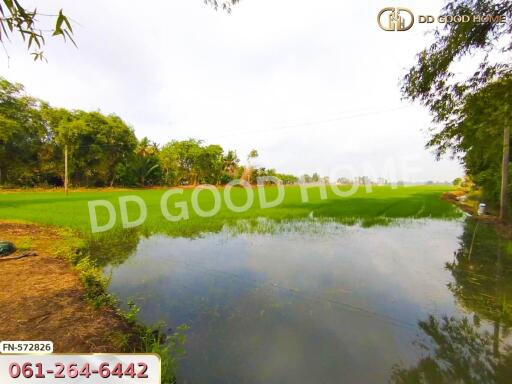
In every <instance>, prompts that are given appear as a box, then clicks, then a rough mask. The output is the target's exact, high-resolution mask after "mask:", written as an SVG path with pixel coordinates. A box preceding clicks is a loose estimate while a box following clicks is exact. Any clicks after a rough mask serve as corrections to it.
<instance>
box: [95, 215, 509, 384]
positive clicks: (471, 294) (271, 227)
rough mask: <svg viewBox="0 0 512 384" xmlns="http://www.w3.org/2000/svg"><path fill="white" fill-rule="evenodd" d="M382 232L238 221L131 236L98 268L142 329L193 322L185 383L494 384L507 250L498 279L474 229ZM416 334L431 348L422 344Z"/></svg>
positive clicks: (183, 368)
mask: <svg viewBox="0 0 512 384" xmlns="http://www.w3.org/2000/svg"><path fill="white" fill-rule="evenodd" d="M351 224H354V223H351ZM386 224H390V223H386ZM391 224H392V225H388V226H372V227H370V228H363V225H361V223H359V225H350V226H347V225H344V224H341V223H339V222H337V221H333V220H329V219H309V220H300V221H280V222H271V221H269V220H263V219H256V220H248V221H241V222H238V223H236V224H234V223H233V224H231V225H225V226H224V227H223V229H222V231H220V232H218V233H212V234H205V235H202V236H200V237H197V236H196V237H194V238H186V237H176V238H171V237H167V236H149V237H147V238H142V239H141V240H140V241H139V240H133V242H132V243H131V244H132V245H131V246H132V247H133V246H136V250H135V251H134V252H126V251H127V250H128V249H129V248H130V247H127V248H125V250H124V251H123V252H119V253H116V254H117V256H116V258H115V260H114V261H113V262H112V263H110V264H109V263H104V265H106V271H110V270H112V282H111V287H110V289H111V291H112V292H113V293H114V294H116V295H117V296H119V297H120V298H121V299H127V298H129V297H132V298H134V299H135V301H136V303H137V305H138V306H139V307H140V308H141V312H140V314H139V315H140V320H142V321H144V322H146V323H147V324H152V323H156V322H158V321H162V320H163V321H165V322H166V323H167V324H168V326H169V327H171V328H175V327H177V326H178V325H180V324H187V325H189V326H191V329H190V331H189V332H188V340H187V345H186V348H187V356H186V358H185V359H184V360H183V361H182V362H181V363H180V371H179V379H180V382H182V383H194V384H196V383H255V382H269V383H275V382H279V383H320V382H323V383H338V382H340V380H341V379H342V380H343V382H350V383H368V382H386V381H388V380H389V378H390V374H391V373H392V372H393V373H392V380H394V381H395V382H404V383H406V382H422V381H421V380H420V379H419V378H420V377H423V376H421V375H427V374H429V375H430V374H432V375H434V376H428V377H427V376H424V382H445V381H443V380H445V379H446V380H448V379H453V380H451V382H454V381H456V379H457V378H459V376H458V373H454V374H451V373H450V372H452V371H453V372H459V371H461V372H462V371H464V372H470V373H469V375H477V376H474V377H475V380H484V379H486V378H490V379H489V380H497V379H496V378H497V377H498V374H501V372H504V369H505V367H507V366H508V365H507V364H506V362H508V361H510V360H509V357H506V356H509V355H508V354H507V353H508V352H507V351H506V347H505V345H506V344H507V343H506V341H507V338H508V332H509V331H508V329H509V326H510V311H509V308H510V307H509V304H510V302H507V300H505V298H507V297H510V296H509V295H507V293H508V292H510V283H507V282H506V281H507V280H508V281H510V277H509V275H507V274H508V273H510V264H509V262H510V257H509V256H508V254H505V253H501V255H502V256H501V259H500V263H501V267H500V268H499V269H498V271H499V272H497V269H496V260H497V259H496V257H494V259H493V257H492V256H490V255H489V252H490V250H492V251H493V252H496V248H497V247H496V241H495V240H490V242H489V243H487V242H486V240H488V239H489V236H490V235H488V234H485V232H482V234H481V235H480V232H477V235H476V236H473V234H474V231H473V229H474V227H473V226H472V224H471V223H465V224H464V223H463V222H462V221H439V220H427V219H426V220H421V221H419V220H406V221H404V220H399V221H394V222H393V223H391ZM482 228H483V226H482V225H480V226H479V229H478V231H480V230H482ZM486 230H488V228H485V229H483V231H486ZM133 237H134V238H135V237H136V236H133ZM459 238H461V239H462V246H461V245H460V244H459V240H458V239H459ZM473 238H474V241H473ZM137 241H139V242H138V244H137ZM471 243H472V244H473V245H472V246H471ZM492 244H494V245H492ZM469 249H471V252H469ZM469 253H471V255H470V257H469V258H468V256H469ZM120 255H123V256H122V257H121V256H120ZM128 256H129V257H128ZM495 256H496V253H495ZM468 259H469V260H468ZM468 263H469V264H468ZM493 266H494V268H493ZM486 279H487V280H486ZM483 296H485V297H486V298H485V299H482V297H483ZM479 300H480V301H479ZM473 315H474V316H473ZM466 316H470V317H472V319H473V320H472V321H471V322H469V321H468V320H461V319H463V318H464V317H466ZM444 317H446V319H445V318H444ZM420 319H428V320H426V321H424V322H423V323H419V324H418V321H419V320H420ZM438 319H439V320H438ZM457 319H459V320H457ZM496 322H498V326H497V329H498V336H497V338H498V340H499V345H498V350H499V357H497V355H496V333H493V331H494V330H495V329H496V327H495V323H496ZM420 331H423V332H425V334H426V335H428V336H429V337H430V338H431V339H432V340H429V341H425V342H423V343H422V344H421V345H422V346H423V348H417V347H416V346H415V344H413V342H414V341H415V340H417V335H418V332H420ZM485 331H488V332H489V333H490V336H489V335H486V334H485ZM489 338H490V339H492V343H491V346H492V347H491V349H490V351H491V354H490V355H489V354H488V351H489V340H488V339H489ZM457 343H459V344H457ZM436 345H437V347H436ZM459 346H460V347H459ZM464 347H467V348H469V349H470V352H471V353H472V354H473V355H471V353H470V354H469V355H467V353H466V352H465V351H464ZM436 348H437V349H436ZM436 351H437V353H436ZM450 353H451V354H450ZM443 359H446V361H444V360H443ZM496 359H497V360H496ZM507 359H508V360H507ZM397 362H401V364H400V366H397V365H396V363H397ZM435 364H437V367H436V365H435ZM450 364H451V366H450ZM464 364H466V365H464ZM500 364H501V365H500ZM393 366H395V368H394V369H393V371H392V367H393ZM467 366H471V367H473V368H474V369H473V368H472V369H473V370H471V369H469V368H467ZM502 366H503V369H502V368H499V367H502ZM403 367H413V368H410V369H406V368H403ZM425 367H434V368H432V370H431V371H428V369H427V368H425ZM462 367H464V368H462ZM455 368H457V369H455ZM448 373H450V374H451V376H450V375H449V374H448ZM414 375H416V376H414ZM436 375H437V376H436ZM443 375H444V376H443ZM478 375H480V376H478ZM493 375H494V376H493ZM425 377H427V379H428V380H430V381H425V380H427V379H425ZM468 377H473V376H468ZM460 378H461V380H462V379H465V377H464V376H460ZM416 379H417V380H419V381H414V380H416ZM437 379H439V380H438V381H436V380H437ZM411 380H412V381H411ZM468 382H471V381H468Z"/></svg>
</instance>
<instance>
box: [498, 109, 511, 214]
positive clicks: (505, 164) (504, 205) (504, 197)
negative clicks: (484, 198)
mask: <svg viewBox="0 0 512 384" xmlns="http://www.w3.org/2000/svg"><path fill="white" fill-rule="evenodd" d="M507 114H508V106H506V107H505V127H504V129H503V160H502V164H501V196H500V220H501V221H503V222H506V221H508V168H509V162H510V126H509V125H508V118H507V117H508V116H507Z"/></svg>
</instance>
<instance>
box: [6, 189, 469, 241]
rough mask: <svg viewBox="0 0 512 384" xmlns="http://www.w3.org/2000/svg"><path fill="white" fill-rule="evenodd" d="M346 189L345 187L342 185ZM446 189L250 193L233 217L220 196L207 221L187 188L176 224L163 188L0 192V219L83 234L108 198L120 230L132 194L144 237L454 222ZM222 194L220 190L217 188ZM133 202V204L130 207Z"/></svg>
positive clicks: (237, 194) (207, 202)
mask: <svg viewBox="0 0 512 384" xmlns="http://www.w3.org/2000/svg"><path fill="white" fill-rule="evenodd" d="M347 188H348V187H347ZM449 189H450V187H449V186H446V187H443V186H403V187H398V188H397V189H392V188H391V187H373V191H372V192H370V193H368V192H367V191H366V189H365V188H363V187H361V188H359V189H358V191H357V192H356V193H355V194H353V195H352V196H350V197H339V196H337V195H336V194H334V193H333V192H332V191H331V190H330V189H329V188H328V192H327V199H322V198H321V195H320V191H319V188H318V187H315V188H310V189H309V190H308V195H309V201H308V202H305V203H304V202H303V201H302V198H301V193H300V188H299V187H296V186H292V187H286V188H285V198H284V201H283V203H282V204H280V205H279V206H277V207H274V208H266V209H262V208H261V207H260V202H259V198H258V193H257V191H256V190H254V192H255V193H254V204H253V205H252V207H251V208H250V209H248V210H247V211H245V212H243V213H235V212H232V211H231V210H229V209H228V207H227V206H226V204H225V201H224V198H222V205H221V208H220V211H219V212H218V214H216V215H214V216H213V217H210V218H204V217H199V216H198V215H197V214H196V213H195V212H194V210H193V209H192V206H191V204H190V201H191V195H192V190H190V189H186V190H184V192H183V195H178V196H172V197H171V198H170V199H169V204H168V206H169V211H170V212H171V213H172V214H177V213H179V210H178V209H175V208H173V207H174V204H175V203H176V202H185V203H186V204H187V206H188V211H189V216H190V217H189V219H188V220H182V221H179V222H175V223H173V222H169V221H167V220H166V219H165V217H164V216H163V215H162V212H161V208H160V200H161V197H162V195H163V194H164V192H165V190H155V189H152V190H124V191H79V192H71V193H70V194H69V196H65V195H64V194H63V193H62V192H33V191H29V192H12V193H9V192H7V193H1V194H0V219H10V220H12V219H15V220H23V221H30V222H35V223H42V224H49V225H55V226H63V227H69V228H73V229H77V230H80V231H81V232H83V233H84V234H87V233H91V223H90V217H89V209H88V202H89V201H92V200H108V201H110V202H112V203H113V204H114V206H115V208H116V216H117V221H116V227H115V228H121V227H122V225H121V220H120V212H119V201H118V199H119V197H122V196H128V195H136V196H139V197H141V198H142V199H143V200H144V202H145V204H146V206H147V212H148V214H147V219H146V220H145V222H144V224H143V225H142V226H141V227H140V229H141V230H142V231H143V232H146V233H156V232H160V233H169V234H182V235H193V234H196V233H200V232H207V231H217V230H220V228H222V226H223V225H224V224H226V223H232V222H234V221H236V220H239V219H253V218H257V217H265V218H269V219H273V220H287V219H297V218H305V217H311V216H313V217H317V218H332V219H335V220H339V221H346V222H350V221H351V220H352V221H360V222H361V223H362V224H363V225H372V224H374V223H381V222H385V220H386V219H389V218H391V219H394V218H426V217H432V218H442V219H447V218H455V217H459V216H460V212H459V211H458V210H457V209H456V208H455V207H454V206H453V205H452V204H450V203H447V202H445V201H443V200H441V198H440V196H441V194H442V193H443V192H446V191H448V190H449ZM220 193H221V195H223V190H222V189H221V190H220ZM265 194H266V196H267V199H268V200H272V199H273V198H275V196H276V194H277V190H276V188H275V187H268V188H265ZM246 195H247V194H246V191H245V190H244V189H242V188H233V189H232V190H231V196H232V201H233V203H234V204H235V205H237V206H242V205H243V204H244V203H245V201H246ZM198 202H199V205H200V207H201V208H202V209H203V210H209V209H211V208H212V207H213V206H214V199H213V195H212V193H211V192H210V191H202V192H201V193H200V194H199V197H198ZM130 204H133V205H130ZM97 212H98V223H99V224H100V225H101V224H104V223H106V222H107V221H108V214H107V210H106V209H105V208H103V207H100V208H98V209H97ZM128 213H129V217H130V219H132V220H133V219H135V218H137V217H138V215H139V209H138V207H137V206H136V205H135V204H134V203H128Z"/></svg>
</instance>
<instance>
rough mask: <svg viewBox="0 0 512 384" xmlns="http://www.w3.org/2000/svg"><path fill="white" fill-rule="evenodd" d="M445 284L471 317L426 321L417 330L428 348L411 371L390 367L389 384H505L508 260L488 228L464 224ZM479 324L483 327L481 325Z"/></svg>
mask: <svg viewBox="0 0 512 384" xmlns="http://www.w3.org/2000/svg"><path fill="white" fill-rule="evenodd" d="M446 268H447V269H448V270H450V271H451V273H452V275H453V277H454V281H453V282H451V283H449V284H448V287H449V289H450V291H452V292H453V295H454V296H455V298H456V299H457V301H458V303H459V304H460V305H461V306H462V307H463V308H464V309H465V310H466V311H468V312H470V313H472V314H473V321H472V322H471V321H470V320H468V318H467V317H464V318H462V319H455V318H453V317H451V318H448V317H443V318H442V319H441V320H438V319H436V318H435V317H433V316H429V318H428V320H427V321H420V322H419V327H420V328H421V329H422V330H423V332H424V333H425V335H427V336H428V337H429V343H419V344H420V346H421V347H422V348H423V349H424V350H425V351H426V352H427V355H426V356H424V357H423V358H422V359H420V361H419V362H418V363H417V364H416V365H415V366H414V367H412V368H409V369H404V368H401V367H400V366H395V369H394V372H393V376H392V381H393V382H395V383H453V382H462V383H509V382H510V380H511V378H512V348H511V340H510V327H511V326H512V311H511V309H512V306H511V305H512V302H511V300H512V296H511V294H512V257H511V255H510V253H509V252H508V249H507V247H506V244H505V241H504V240H503V239H501V238H500V237H499V236H498V235H497V233H496V231H495V230H494V229H493V228H492V227H491V226H489V225H486V224H480V223H478V222H475V221H473V220H467V221H466V222H465V224H464V232H463V235H462V237H461V246H460V248H459V250H458V251H457V252H456V253H455V260H454V261H452V262H449V263H447V265H446ZM482 323H484V324H482Z"/></svg>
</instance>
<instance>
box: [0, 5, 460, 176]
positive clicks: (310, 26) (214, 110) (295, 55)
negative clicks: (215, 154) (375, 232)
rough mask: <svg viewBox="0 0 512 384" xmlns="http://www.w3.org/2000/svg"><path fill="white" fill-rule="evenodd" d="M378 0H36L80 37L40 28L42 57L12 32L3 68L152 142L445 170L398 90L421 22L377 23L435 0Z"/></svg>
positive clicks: (399, 169) (338, 171) (293, 167)
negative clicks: (63, 37) (389, 10)
mask: <svg viewBox="0 0 512 384" xmlns="http://www.w3.org/2000/svg"><path fill="white" fill-rule="evenodd" d="M25 3H26V4H30V2H28V1H26V2H24V4H25ZM388 3H389V4H388ZM388 3H385V2H382V0H371V1H366V2H365V3H364V5H363V4H362V2H360V1H355V0H352V1H350V2H349V1H340V0H315V1H305V0H278V1H276V0H242V1H241V3H240V4H239V5H238V6H236V7H235V8H234V9H233V12H232V13H231V14H230V15H228V14H227V13H225V12H221V11H218V12H215V11H214V10H213V9H212V8H211V7H209V6H206V5H205V4H204V3H203V1H202V0H165V1H164V0H159V1H156V0H154V1H145V2H140V1H139V2H135V1H129V0H117V1H114V0H108V1H105V0H103V1H99V0H88V1H85V0H73V1H71V0H68V1H63V0H51V1H50V0H48V1H46V0H38V1H37V8H38V10H40V11H41V12H44V13H52V12H55V11H56V10H58V9H59V8H63V9H64V10H65V13H66V14H67V15H69V16H70V17H71V18H72V19H73V20H74V21H75V38H76V41H77V44H78V49H76V48H75V47H73V46H72V45H70V44H64V43H63V42H62V41H60V40H56V39H50V40H48V44H47V47H46V48H45V54H46V57H47V59H48V63H43V62H37V63H34V62H33V61H32V58H31V57H30V56H29V55H28V54H27V52H26V50H25V49H23V48H21V47H20V46H19V45H16V44H14V43H15V42H17V40H14V41H13V44H6V47H7V50H8V52H9V56H10V60H9V64H8V62H7V59H6V57H5V56H4V57H3V58H1V61H0V63H1V66H2V72H1V73H2V75H3V76H4V77H6V78H7V79H8V80H10V81H17V82H21V83H23V84H24V85H25V86H26V89H27V91H28V92H29V93H30V94H32V95H34V96H37V97H40V98H42V99H45V100H47V101H49V102H50V103H51V104H52V105H54V106H62V107H67V108H71V109H84V110H98V109H99V110H101V111H102V112H104V113H116V114H117V115H119V116H121V117H122V118H123V119H124V120H125V121H126V122H127V123H129V124H130V125H131V126H133V127H134V129H135V132H136V134H137V136H138V137H139V138H140V137H143V136H147V137H149V138H150V139H152V140H155V141H157V142H158V143H165V142H167V141H170V140H173V139H186V138H189V137H193V138H198V139H203V140H205V142H206V143H212V144H221V145H222V146H223V147H224V148H225V149H234V150H236V151H237V153H238V154H239V156H240V157H241V158H245V157H246V155H247V153H248V152H249V151H250V149H252V148H256V149H257V150H258V151H259V153H260V158H259V159H258V164H259V165H261V166H266V167H273V168H277V169H278V170H279V171H282V172H289V173H295V174H302V173H306V172H307V173H312V172H315V171H316V172H319V173H321V174H323V175H330V176H331V177H336V176H340V175H344V174H347V175H351V174H352V175H353V174H359V175H363V174H365V175H370V176H372V177H377V176H385V177H389V178H392V179H396V178H399V179H407V180H417V181H420V180H430V179H432V180H452V179H453V178H455V177H457V176H460V175H461V174H462V169H461V167H460V165H459V164H458V163H457V162H456V161H450V160H449V159H446V160H443V161H440V162H437V161H435V159H434V156H433V155H432V153H431V152H430V151H428V150H426V149H425V147H424V145H425V142H426V141H427V138H428V132H427V129H428V127H429V126H430V117H429V114H428V112H427V111H426V110H425V109H424V108H423V107H420V106H417V105H412V104H410V103H409V102H406V101H402V100H401V98H400V96H401V95H400V91H399V81H400V78H401V77H402V76H403V75H404V74H405V73H406V70H407V68H409V67H410V66H411V65H412V64H413V63H414V56H415V54H416V53H418V52H419V51H420V50H421V49H422V48H423V47H425V46H426V44H427V42H428V41H429V37H428V36H425V32H426V31H427V30H428V28H429V27H428V26H426V25H415V26H414V27H413V28H412V29H411V30H410V31H407V32H385V31H382V30H381V29H380V28H379V27H378V25H377V22H376V17H377V13H378V12H379V10H380V9H381V8H383V7H384V6H388V5H399V6H405V7H408V8H410V9H412V10H413V11H414V12H415V13H421V14H434V15H435V14H437V13H438V12H439V9H440V8H441V5H442V1H438V0H432V1H429V2H428V4H425V3H426V2H425V1H410V0H403V1H402V2H401V3H400V4H398V3H396V4H395V2H391V1H390V2H388ZM141 5H144V8H141Z"/></svg>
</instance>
